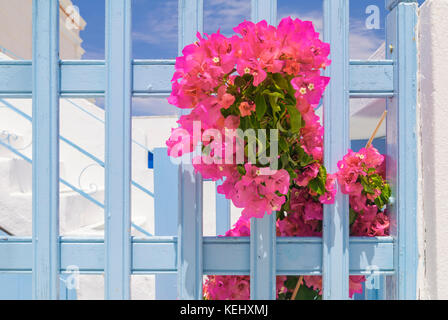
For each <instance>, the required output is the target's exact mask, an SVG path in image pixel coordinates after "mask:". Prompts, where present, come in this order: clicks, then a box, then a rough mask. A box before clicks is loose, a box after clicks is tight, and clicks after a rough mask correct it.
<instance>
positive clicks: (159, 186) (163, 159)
mask: <svg viewBox="0 0 448 320" xmlns="http://www.w3.org/2000/svg"><path fill="white" fill-rule="evenodd" d="M179 176H180V167H179V165H177V164H174V163H173V162H172V161H171V159H170V157H169V156H168V152H167V149H166V148H156V149H154V218H155V221H154V229H155V235H156V236H174V235H176V234H177V218H178V217H177V216H178V212H179V203H180V201H179V200H180V193H179ZM154 258H157V257H154ZM176 297H177V277H176V275H175V274H157V275H156V299H158V300H170V299H172V300H174V299H176Z"/></svg>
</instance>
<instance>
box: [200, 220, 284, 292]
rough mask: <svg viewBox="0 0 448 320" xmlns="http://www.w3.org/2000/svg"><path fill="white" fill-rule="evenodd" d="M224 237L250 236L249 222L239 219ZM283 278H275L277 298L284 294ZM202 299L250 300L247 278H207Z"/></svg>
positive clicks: (248, 279)
mask: <svg viewBox="0 0 448 320" xmlns="http://www.w3.org/2000/svg"><path fill="white" fill-rule="evenodd" d="M225 236H226V237H248V236H250V220H249V219H247V218H244V217H241V218H240V219H239V220H238V221H237V222H236V223H235V225H234V226H233V228H232V229H230V230H229V231H227V232H226V234H225ZM285 280H286V277H285V276H278V277H277V296H278V294H279V293H282V292H286V290H287V289H286V287H285V285H284V283H285ZM203 288H204V297H205V299H207V300H250V277H249V276H208V277H207V278H206V279H205V283H204V286H203Z"/></svg>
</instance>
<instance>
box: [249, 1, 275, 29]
mask: <svg viewBox="0 0 448 320" xmlns="http://www.w3.org/2000/svg"><path fill="white" fill-rule="evenodd" d="M261 20H266V21H267V22H268V23H269V24H271V25H277V0H251V21H253V22H258V21H261Z"/></svg>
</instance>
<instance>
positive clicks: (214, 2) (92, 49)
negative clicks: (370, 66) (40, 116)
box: [72, 0, 424, 115]
mask: <svg viewBox="0 0 448 320" xmlns="http://www.w3.org/2000/svg"><path fill="white" fill-rule="evenodd" d="M277 1H278V20H280V19H281V18H283V17H286V16H293V17H297V18H299V19H301V20H311V21H313V22H314V24H315V27H316V29H317V30H318V31H322V0H277ZM423 1H424V0H419V4H421V3H422V2H423ZM72 2H73V4H74V5H76V6H77V7H78V8H79V13H80V15H81V16H82V17H83V18H84V20H85V21H86V22H87V25H86V27H85V29H84V30H82V31H81V34H80V35H81V38H82V39H83V43H82V46H83V48H84V50H85V51H86V53H85V54H84V56H83V59H104V29H105V27H104V11H105V9H104V0H72ZM177 2H178V1H177V0H133V2H132V4H133V10H132V15H133V16H132V22H133V26H132V37H133V57H134V58H135V59H160V58H164V59H166V58H175V57H176V56H177V52H178V48H177V32H178V29H177V18H178V17H177V11H178V10H177ZM384 2H385V1H384V0H352V1H350V57H351V58H352V59H367V58H368V57H369V56H370V55H371V54H373V53H374V52H375V51H376V50H377V48H378V47H379V46H380V45H381V43H382V42H383V41H384V36H385V30H384V22H385V15H386V9H385V8H384ZM372 5H373V6H376V7H377V8H378V9H379V28H378V29H368V28H366V19H367V18H368V17H369V16H370V14H369V13H366V9H367V8H368V7H369V6H372ZM249 18H250V0H204V31H205V32H207V33H213V32H216V30H217V29H218V28H220V29H221V32H222V33H224V34H227V35H229V34H231V33H232V28H233V27H234V26H236V25H238V24H239V23H240V22H241V21H243V20H244V19H249ZM379 58H382V57H381V56H380V57H379ZM98 104H100V105H101V104H102V102H101V101H98ZM133 108H134V109H133V114H134V115H144V114H152V115H154V114H167V113H168V114H172V113H175V112H176V111H175V110H174V109H173V108H171V107H170V106H169V105H167V103H166V101H165V100H164V99H161V98H151V99H138V98H135V99H134V101H133Z"/></svg>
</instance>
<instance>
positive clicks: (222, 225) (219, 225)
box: [215, 182, 230, 235]
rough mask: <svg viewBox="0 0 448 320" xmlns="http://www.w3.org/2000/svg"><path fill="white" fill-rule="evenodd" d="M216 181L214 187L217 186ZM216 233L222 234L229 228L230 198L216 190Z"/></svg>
mask: <svg viewBox="0 0 448 320" xmlns="http://www.w3.org/2000/svg"><path fill="white" fill-rule="evenodd" d="M218 185H219V184H218V182H217V183H216V187H218ZM215 207H216V234H217V235H224V234H225V233H226V232H227V230H229V229H230V200H228V199H226V197H225V196H224V195H223V194H220V193H218V192H216V206H215Z"/></svg>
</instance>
